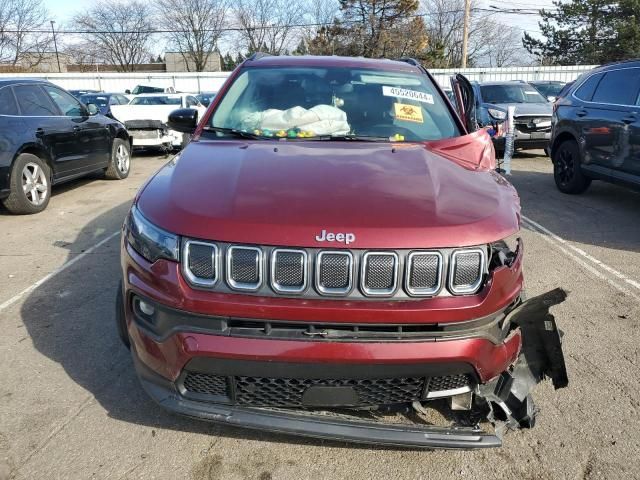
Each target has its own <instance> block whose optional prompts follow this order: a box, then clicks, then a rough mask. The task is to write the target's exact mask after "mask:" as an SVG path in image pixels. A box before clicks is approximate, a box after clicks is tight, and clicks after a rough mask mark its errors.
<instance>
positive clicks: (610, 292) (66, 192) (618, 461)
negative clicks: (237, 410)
mask: <svg viewBox="0 0 640 480" xmlns="http://www.w3.org/2000/svg"><path fill="white" fill-rule="evenodd" d="M535 153H541V152H533V153H526V154H520V155H519V156H518V157H517V158H516V159H515V161H514V164H513V166H514V169H513V174H512V175H511V177H510V180H511V181H512V183H513V184H514V185H515V186H516V187H517V188H518V191H519V193H520V196H521V199H522V205H523V214H524V217H523V230H522V237H523V240H524V244H525V252H526V260H525V274H526V287H527V292H528V296H529V297H532V296H535V295H537V294H540V293H543V292H546V291H548V290H550V289H553V288H555V287H563V288H565V289H567V290H568V291H569V292H570V293H569V297H568V299H567V301H566V302H565V303H563V304H561V305H559V306H557V307H554V309H553V310H552V312H553V313H554V314H555V315H556V319H557V321H558V324H559V326H560V328H561V329H562V330H563V331H564V350H565V356H566V360H567V367H568V371H569V380H570V384H569V387H568V388H566V389H564V390H558V391H554V390H553V387H552V386H551V385H550V383H544V384H541V385H539V386H538V388H537V389H536V390H535V393H534V396H535V400H536V404H537V406H538V407H539V409H540V415H539V417H538V422H537V425H536V427H535V428H534V429H532V430H525V431H518V432H510V433H509V434H507V435H506V437H505V438H504V446H503V447H502V448H499V449H492V450H483V451H466V452H461V451H420V450H410V449H387V448H372V447H366V446H354V445H349V444H344V443H336V442H326V441H318V440H308V439H302V438H296V437H289V436H283V435H275V434H271V433H263V432H253V431H248V430H244V429H239V428H231V427H226V426H220V425H215V424H209V423H205V422H200V421H196V420H190V419H186V418H181V417H177V416H172V415H170V414H168V413H166V412H165V411H163V410H162V409H161V408H160V407H158V406H156V405H155V404H154V403H152V402H151V401H150V400H149V399H148V398H147V397H146V395H145V394H144V392H143V391H142V389H141V387H140V386H139V384H138V382H137V380H136V378H135V375H134V372H133V367H132V363H131V359H130V357H129V353H128V351H127V350H126V349H125V348H124V347H123V346H122V345H121V344H120V341H119V340H118V339H117V337H116V333H115V329H114V324H113V317H114V296H115V291H116V287H117V284H118V277H119V263H118V258H119V252H118V241H117V238H118V233H117V232H118V231H119V229H120V226H121V224H122V220H123V218H124V216H125V213H126V211H127V209H128V208H129V205H130V202H131V200H132V198H133V196H134V195H135V192H136V191H137V189H138V187H139V186H140V185H141V184H142V182H143V181H144V180H145V179H146V178H147V177H148V176H149V175H151V174H152V173H153V172H154V171H155V170H157V169H158V168H159V167H160V166H161V165H162V164H163V163H164V162H166V161H167V159H166V158H163V157H155V156H150V155H143V156H137V157H135V158H134V160H133V164H132V174H131V176H130V177H129V178H128V179H127V180H124V181H108V180H103V179H101V178H99V177H94V178H89V179H85V180H80V181H76V182H73V183H71V184H67V185H65V186H61V187H59V188H55V189H54V192H53V196H52V198H51V202H50V204H49V207H48V209H47V210H46V211H45V212H44V213H42V214H39V215H35V216H25V217H16V216H11V215H9V214H7V212H6V211H3V210H0V332H2V334H1V335H0V480H4V479H5V478H16V479H47V480H53V479H89V478H100V479H102V478H104V479H124V478H132V479H134V478H145V479H147V478H161V479H173V478H176V479H182V478H185V479H194V480H200V479H256V480H269V479H295V480H298V479H300V480H302V479H314V480H317V479H338V478H345V479H401V478H402V479H418V478H422V479H432V478H433V479H444V478H500V479H504V478H518V479H547V478H548V479H558V478H571V479H573V478H579V479H583V478H584V479H588V478H598V479H600V478H611V479H618V478H627V479H629V478H640V376H639V375H638V367H639V362H640V358H639V354H638V351H639V346H640V194H638V193H636V192H632V191H630V190H626V189H624V188H621V187H616V186H613V185H607V184H603V183H598V182H594V184H593V185H592V187H591V189H590V190H588V191H587V192H586V193H585V194H584V195H581V196H567V195H563V194H561V193H559V192H558V191H557V190H556V188H555V185H554V183H553V177H552V173H551V164H550V162H549V160H548V159H547V158H545V157H541V156H538V155H536V154H535Z"/></svg>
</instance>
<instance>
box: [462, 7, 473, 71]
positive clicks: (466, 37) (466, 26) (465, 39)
mask: <svg viewBox="0 0 640 480" xmlns="http://www.w3.org/2000/svg"><path fill="white" fill-rule="evenodd" d="M470 14H471V0H464V26H463V27H462V68H467V42H468V41H469V16H470Z"/></svg>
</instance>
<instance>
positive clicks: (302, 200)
mask: <svg viewBox="0 0 640 480" xmlns="http://www.w3.org/2000/svg"><path fill="white" fill-rule="evenodd" d="M138 206H139V208H140V210H141V211H142V213H143V215H145V216H146V217H147V218H148V219H149V220H151V221H152V222H153V223H155V224H157V225H159V226H160V227H162V228H164V229H166V230H169V231H172V232H175V233H178V234H180V235H185V236H189V237H194V238H201V239H211V240H219V241H227V242H238V243H254V244H265V245H289V246H300V247H343V246H344V244H340V243H337V242H333V243H329V242H318V241H316V236H317V235H319V234H320V233H321V232H322V230H325V231H326V232H332V233H352V234H353V235H355V241H353V242H352V243H351V244H350V245H349V247H352V248H429V247H446V246H467V245H479V244H483V243H488V242H491V241H495V240H498V239H501V238H504V237H506V236H508V235H511V234H512V233H514V232H515V231H516V230H517V229H518V224H519V213H520V205H519V201H518V197H517V194H516V192H515V189H514V188H513V187H512V186H511V185H510V184H509V183H508V182H507V181H506V180H504V178H503V177H501V176H500V175H498V174H497V173H495V172H493V171H474V170H469V169H466V168H463V167H462V166H460V165H458V164H456V163H454V162H453V161H452V160H447V159H446V158H444V157H442V156H440V155H438V154H436V153H434V152H433V151H429V150H428V149H427V148H426V147H425V146H424V145H421V144H416V145H411V144H401V145H395V146H394V145H391V144H380V143H360V142H358V143H344V142H342V143H340V142H311V141H306V142H304V143H303V142H297V143H296V142H271V141H263V142H260V141H257V142H251V141H249V142H247V141H220V140H218V141H199V142H192V143H191V144H190V145H189V146H188V147H187V148H186V149H185V151H184V152H183V153H182V155H181V156H180V158H179V160H178V161H177V162H170V163H169V164H168V165H167V166H165V167H164V168H163V169H162V170H160V172H158V174H157V175H156V176H155V177H154V178H153V180H151V181H150V182H149V184H148V185H147V186H146V187H145V189H144V191H143V192H142V194H141V195H140V197H139V199H138Z"/></svg>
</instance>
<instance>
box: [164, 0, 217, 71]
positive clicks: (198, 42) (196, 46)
mask: <svg viewBox="0 0 640 480" xmlns="http://www.w3.org/2000/svg"><path fill="white" fill-rule="evenodd" d="M155 5H156V10H157V17H158V20H159V22H160V25H161V26H162V28H163V29H164V30H168V31H170V33H168V34H167V35H168V38H169V42H170V44H171V45H172V47H173V48H175V49H176V50H177V51H178V52H180V54H181V55H182V57H183V58H184V61H185V64H186V65H187V70H191V69H193V70H195V71H196V72H202V71H204V70H205V68H206V67H207V62H208V61H209V57H210V56H211V54H212V53H213V52H214V51H215V49H216V47H217V45H218V41H219V40H220V37H221V36H222V32H223V28H224V26H225V20H226V16H227V11H228V4H227V1H226V0H156V2H155Z"/></svg>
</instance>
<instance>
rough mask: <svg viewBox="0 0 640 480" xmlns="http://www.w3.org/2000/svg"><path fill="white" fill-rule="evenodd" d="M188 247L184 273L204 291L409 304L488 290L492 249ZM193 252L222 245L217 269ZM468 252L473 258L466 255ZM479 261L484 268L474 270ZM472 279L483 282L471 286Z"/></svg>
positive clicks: (196, 242)
mask: <svg viewBox="0 0 640 480" xmlns="http://www.w3.org/2000/svg"><path fill="white" fill-rule="evenodd" d="M182 243H183V248H182V250H181V253H182V257H181V264H182V272H183V274H184V276H185V278H186V280H187V281H188V283H189V284H191V286H193V287H195V288H197V289H204V290H213V291H216V292H221V293H233V292H242V293H246V294H254V295H259V296H271V297H281V296H285V297H286V296H290V297H300V296H303V297H305V298H348V299H362V300H364V299H369V300H389V299H390V300H410V299H419V298H425V297H434V296H452V295H472V294H475V293H477V292H478V291H480V290H481V289H482V287H483V285H484V284H485V280H486V279H487V277H488V273H489V272H488V267H487V266H488V265H489V261H488V258H487V256H488V254H489V250H488V247H487V246H479V247H468V248H441V249H432V250H412V249H393V250H360V249H320V248H287V247H271V246H254V245H241V244H226V243H223V242H208V241H202V240H191V239H183V242H182ZM187 245H191V246H193V248H192V250H193V249H195V248H197V249H200V248H201V245H210V246H215V249H216V251H215V255H213V256H212V259H213V261H214V262H215V266H214V265H212V266H210V268H208V269H207V267H206V266H205V265H201V263H200V260H201V259H202V258H205V256H204V255H200V256H199V257H197V258H196V260H197V261H196V260H193V259H192V258H191V257H190V256H189V255H190V250H189V249H188V248H187ZM193 251H196V250H193ZM463 253H464V254H469V255H467V256H462V254H463ZM458 258H459V259H460V261H459V262H458V264H459V265H461V266H465V269H464V270H461V269H459V271H458V273H457V274H456V271H454V270H453V267H454V266H455V263H456V259H458ZM474 259H476V261H477V262H479V264H477V265H475V266H474V265H473V264H472V262H473V261H474ZM470 262H471V264H470ZM472 267H474V268H472ZM460 268H462V267H460ZM211 271H214V272H215V277H216V278H215V279H213V280H211V279H208V278H203V277H202V275H206V274H209V273H210V272H211ZM473 272H475V273H476V275H477V278H476V279H475V280H477V281H474V282H472V283H469V281H470V280H469V278H470V275H472V274H473ZM196 273H197V274H196ZM454 277H455V278H454ZM459 282H462V284H459Z"/></svg>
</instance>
